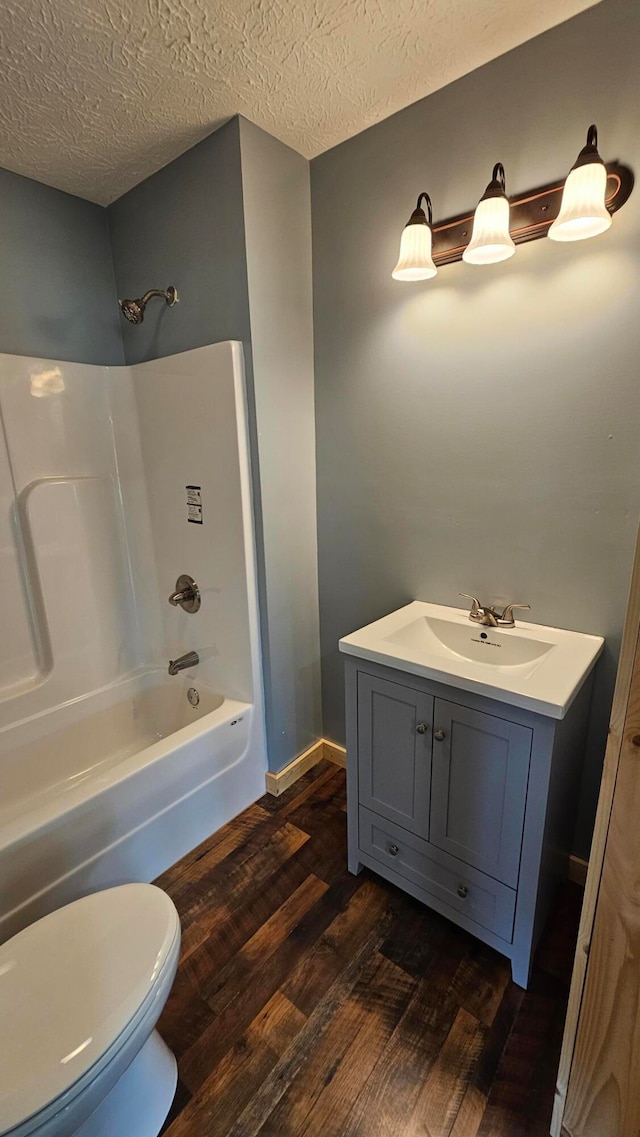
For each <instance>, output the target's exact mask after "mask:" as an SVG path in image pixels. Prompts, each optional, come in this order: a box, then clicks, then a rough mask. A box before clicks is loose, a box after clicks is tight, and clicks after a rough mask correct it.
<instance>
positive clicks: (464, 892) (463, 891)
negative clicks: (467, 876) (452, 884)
mask: <svg viewBox="0 0 640 1137" xmlns="http://www.w3.org/2000/svg"><path fill="white" fill-rule="evenodd" d="M468 894H469V889H468V888H467V886H466V884H461V885H460V886H459V887H458V896H459V897H460V899H461V900H466V899H467V896H468Z"/></svg>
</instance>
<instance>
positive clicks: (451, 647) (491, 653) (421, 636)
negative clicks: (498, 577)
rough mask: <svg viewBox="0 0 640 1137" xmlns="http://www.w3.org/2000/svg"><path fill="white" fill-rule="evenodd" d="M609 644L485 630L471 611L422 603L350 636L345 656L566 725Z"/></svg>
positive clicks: (531, 627)
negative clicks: (578, 694)
mask: <svg viewBox="0 0 640 1137" xmlns="http://www.w3.org/2000/svg"><path fill="white" fill-rule="evenodd" d="M603 645H604V640H603V639H602V638H601V637H600V636H591V635H585V634H583V633H582V632H568V631H564V630H563V629H561V628H547V627H543V626H541V625H537V624H528V623H524V622H518V624H517V625H516V627H515V628H507V629H505V628H489V627H484V626H483V625H481V624H475V623H472V621H471V620H469V613H468V611H467V610H466V609H460V608H446V607H444V606H443V605H441V604H426V603H423V602H422V601H418V600H415V601H414V602H413V603H412V604H407V605H406V607H404V608H400V609H398V611H397V612H392V613H391V614H390V615H389V616H384V617H383V618H382V619H381V620H376V622H375V623H374V624H368V625H367V627H365V628H361V629H360V630H359V631H357V632H354V633H353V634H352V635H350V636H345V637H344V638H343V639H341V640H340V651H342V652H345V653H346V654H348V655H357V656H360V657H361V658H363V659H370V660H373V661H375V662H378V663H384V664H386V665H387V666H389V667H396V668H398V669H399V670H401V671H408V672H410V673H411V674H413V675H424V676H425V677H426V678H429V679H436V680H438V682H440V683H444V684H447V685H449V686H454V687H458V688H463V689H464V690H466V691H475V692H476V693H477V694H480V695H488V696H489V697H490V698H493V699H496V700H498V701H499V702H504V703H511V704H512V705H513V706H517V707H523V708H525V709H526V710H531V711H536V712H537V713H539V714H544V715H547V716H549V717H551V718H556V719H561V718H564V715H565V714H566V712H567V710H568V709H569V707H570V705H571V703H572V701H573V699H574V697H575V695H576V694H577V692H578V691H579V689H580V687H581V686H582V684H583V683H584V681H585V679H586V678H587V676H588V674H589V672H590V671H591V670H592V668H593V667H594V665H595V662H596V660H597V658H598V656H599V655H600V653H601V651H602V648H603Z"/></svg>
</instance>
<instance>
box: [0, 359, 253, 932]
mask: <svg viewBox="0 0 640 1137" xmlns="http://www.w3.org/2000/svg"><path fill="white" fill-rule="evenodd" d="M54 370H56V371H57V373H58V382H57V383H56V384H55V385H54V386H53V387H51V385H50V384H49V387H47V385H46V384H45V395H44V397H43V395H42V393H39V394H38V396H37V397H34V396H33V394H32V391H31V388H32V384H33V376H34V375H36V376H41V375H42V374H43V373H45V372H46V373H48V372H50V371H54ZM49 388H50V389H49ZM38 391H39V392H41V387H38ZM0 411H1V412H2V420H3V428H4V439H5V446H4V448H3V445H2V441H1V440H0V497H1V498H2V500H3V501H4V502H5V504H6V506H7V508H6V509H5V510H4V516H11V517H12V523H11V524H10V525H8V526H6V527H5V529H2V528H1V525H0V560H1V563H2V564H3V565H4V566H5V567H6V569H7V572H6V573H3V580H5V579H6V580H7V581H8V583H9V588H8V589H7V588H3V591H2V594H1V595H0V620H1V623H2V627H3V635H2V641H1V643H0V779H1V780H2V787H3V793H2V799H1V801H0V881H1V883H0V939H2V938H6V937H7V936H9V935H12V934H13V933H15V932H16V931H17V930H18V929H19V928H21V927H24V926H25V925H26V924H28V923H29V922H30V921H31V920H33V919H36V918H38V917H39V916H41V915H42V914H44V913H45V912H48V911H51V909H52V908H55V907H57V906H59V905H60V904H62V903H65V902H66V901H68V900H71V899H73V898H75V897H76V896H78V895H80V894H82V893H83V892H86V891H89V890H90V889H93V888H99V887H104V886H107V885H110V884H113V883H116V882H120V881H122V880H134V879H142V880H150V879H153V877H155V876H156V875H157V874H158V873H160V872H161V871H163V870H164V869H165V868H166V867H168V865H170V864H172V863H173V862H174V861H175V860H177V859H178V858H179V857H181V856H182V855H184V853H185V852H187V851H188V850H189V849H190V848H193V847H194V846H195V845H196V844H198V842H199V841H201V840H203V839H204V838H205V837H206V836H207V835H208V834H209V833H211V832H213V831H214V830H215V829H216V828H218V827H219V826H220V825H222V824H224V823H225V822H226V821H228V820H229V819H230V818H231V817H233V816H234V815H235V814H236V813H238V812H239V811H240V810H241V809H243V808H244V807H245V806H246V805H247V804H249V803H250V802H251V801H254V800H255V799H256V798H257V797H259V796H260V795H261V794H262V793H263V792H264V770H265V765H266V761H265V742H264V730H263V700H262V687H261V679H260V652H259V638H258V609H257V595H256V582H255V554H254V538H253V523H252V505H251V484H250V470H249V456H248V442H247V426H246V408H245V394H244V374H243V366H242V349H241V345H239V344H236V343H223V344H216V345H213V346H211V347H206V348H199V349H196V350H195V351H190V352H185V353H183V354H181V355H178V356H174V357H171V358H170V359H164V360H157V361H152V362H150V363H144V364H140V365H138V366H135V367H132V368H124V367H123V368H97V367H91V366H86V367H85V366H81V365H79V364H73V365H68V364H65V363H59V362H54V361H42V360H29V359H23V358H21V357H7V356H4V357H0ZM194 484H195V485H198V486H200V487H201V494H202V501H203V524H202V525H194V524H191V523H189V522H188V520H187V506H186V486H188V485H194ZM181 572H188V573H190V574H191V575H192V576H194V577H195V579H196V580H197V582H198V585H199V587H200V590H201V594H202V607H201V609H200V611H199V612H198V613H197V614H193V615H189V614H186V613H184V612H183V611H182V610H181V609H179V608H178V609H176V608H173V607H171V606H170V605H169V604H168V602H167V598H168V596H169V594H170V593H171V592H172V591H173V590H174V587H175V581H176V578H177V576H178V575H180V573H181ZM12 573H13V576H12V575H11V574H12ZM5 628H6V629H7V632H6V634H5V632H4V629H5ZM192 650H193V651H196V652H197V653H198V656H199V658H200V663H199V665H198V666H197V667H195V668H194V669H193V670H190V671H187V672H182V673H181V674H180V675H178V676H176V677H171V678H170V677H169V676H167V675H166V668H167V664H168V661H169V659H170V658H175V657H176V656H179V655H182V654H184V653H185V652H187V651H192ZM191 687H193V688H195V689H196V691H197V695H196V696H192V697H193V698H194V699H195V700H196V701H197V706H195V707H194V706H192V705H191V703H190V702H189V699H188V697H187V691H188V689H189V688H191Z"/></svg>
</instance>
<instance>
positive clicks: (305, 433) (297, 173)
mask: <svg viewBox="0 0 640 1137" xmlns="http://www.w3.org/2000/svg"><path fill="white" fill-rule="evenodd" d="M240 147H241V156H242V190H243V198H244V217H245V239H246V251H247V275H248V285H249V311H250V319H251V347H252V354H253V373H254V392H255V412H256V422H257V445H258V452H259V465H260V482H261V513H262V540H263V554H264V562H263V563H264V574H265V587H264V597H263V610H262V621H263V642H264V645H265V660H266V663H267V666H265V694H266V706H267V727H268V737H269V764H270V766H271V768H272V769H274V770H279V769H280V768H281V767H282V766H285V765H286V764H287V763H288V762H290V761H291V760H292V758H295V757H296V756H297V755H298V754H300V753H302V751H304V750H305V749H306V748H307V747H308V746H310V745H311V744H312V743H313V742H315V741H316V739H317V738H318V737H319V736H320V734H321V733H322V715H321V707H320V633H319V620H318V561H317V535H316V465H315V419H314V390H313V314H312V278H311V201H310V186H309V163H308V162H307V161H306V159H304V158H302V157H301V156H300V154H296V153H295V151H293V150H291V149H289V147H288V146H284V145H283V143H282V142H278V141H277V139H275V138H272V137H271V135H269V134H266V133H265V131H264V130H260V129H259V127H257V126H254V125H253V123H251V122H248V121H247V120H246V119H240Z"/></svg>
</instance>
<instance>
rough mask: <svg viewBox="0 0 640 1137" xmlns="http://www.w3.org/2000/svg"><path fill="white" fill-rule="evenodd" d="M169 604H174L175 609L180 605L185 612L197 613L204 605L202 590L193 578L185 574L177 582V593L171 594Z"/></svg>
mask: <svg viewBox="0 0 640 1137" xmlns="http://www.w3.org/2000/svg"><path fill="white" fill-rule="evenodd" d="M169 603H170V604H173V607H174V608H177V607H178V605H180V607H181V608H182V610H183V611H184V612H197V611H198V610H199V608H200V605H201V603H202V597H201V596H200V589H199V588H198V585H197V584H196V582H195V580H194V579H193V577H192V576H188V575H187V573H183V574H182V576H179V577H178V579H177V581H176V591H175V592H172V593H171V596H170V597H169Z"/></svg>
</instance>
